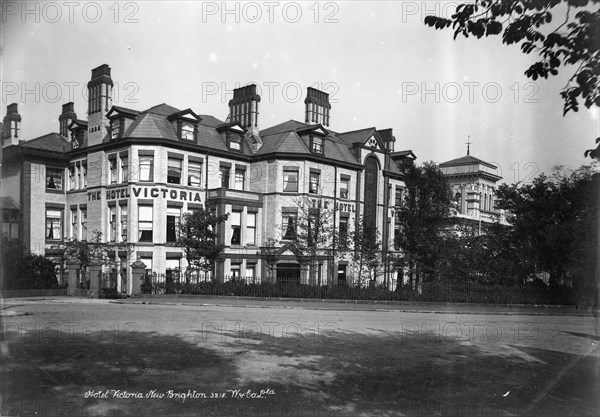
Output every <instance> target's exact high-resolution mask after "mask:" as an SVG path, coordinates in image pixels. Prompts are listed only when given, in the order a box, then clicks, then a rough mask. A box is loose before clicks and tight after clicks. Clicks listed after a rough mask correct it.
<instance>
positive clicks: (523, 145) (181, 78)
mask: <svg viewBox="0 0 600 417" xmlns="http://www.w3.org/2000/svg"><path fill="white" fill-rule="evenodd" d="M457 4H458V3H457V2H453V1H439V2H436V1H381V2H377V1H348V2H338V1H336V2H333V1H330V2H328V1H323V2H315V1H307V2H301V1H298V2H278V1H265V2H262V1H258V2H227V3H224V2H221V1H218V2H200V1H184V2H168V3H167V2H160V1H135V2H133V1H132V2H127V1H124V2H119V3H117V2H112V1H107V2H104V1H96V2H84V1H72V2H69V1H66V2H61V1H58V2H27V3H25V2H21V1H19V2H10V1H3V2H2V16H1V18H2V23H1V29H0V30H1V53H0V59H1V62H0V70H1V78H2V79H1V81H2V109H1V114H2V116H4V115H5V113H6V105H8V104H10V103H13V102H16V103H19V113H20V114H21V116H22V118H23V121H22V124H21V128H22V130H21V138H22V139H26V140H29V139H33V138H36V137H38V136H41V135H44V134H46V133H49V132H56V131H58V116H59V114H60V112H61V106H62V104H64V103H66V102H68V101H74V102H75V111H76V113H77V115H78V117H79V118H85V117H86V116H85V113H86V110H87V104H86V99H85V98H86V96H87V88H86V83H87V82H88V81H89V79H90V76H91V69H92V68H95V67H97V66H99V65H102V64H108V65H109V66H110V67H111V69H112V79H113V81H114V82H115V89H114V91H115V96H114V102H113V104H115V105H120V106H124V107H129V108H133V109H136V110H145V109H147V108H149V107H151V106H154V105H157V104H160V103H168V104H170V105H172V106H174V107H177V108H180V109H186V108H191V109H192V110H193V111H194V112H196V113H197V114H210V115H213V116H215V117H217V118H219V119H221V120H224V119H225V118H226V116H227V113H228V104H227V103H228V101H229V100H230V99H231V98H232V94H233V93H232V90H233V89H234V88H236V87H239V86H243V85H246V84H249V83H255V84H257V86H258V90H259V93H260V95H261V97H262V100H261V103H260V115H259V128H267V127H269V126H272V125H274V124H278V123H281V122H284V121H286V120H290V119H295V120H299V121H304V120H303V119H304V98H305V96H306V87H309V86H310V87H314V88H318V89H321V90H323V91H326V92H328V93H329V94H330V101H331V104H332V109H331V125H330V128H331V129H332V130H334V131H338V132H341V131H351V130H356V129H362V128H367V127H376V128H377V129H386V128H393V132H394V135H395V137H396V143H395V149H396V150H407V149H410V150H412V151H413V152H414V153H415V154H416V155H417V162H424V161H430V160H432V161H435V162H437V163H441V162H444V161H448V160H450V159H454V158H457V157H460V156H464V155H465V154H466V147H467V145H466V142H467V140H469V141H470V142H471V145H470V148H471V155H473V156H476V157H478V158H481V159H483V160H485V161H488V162H491V163H494V164H496V165H497V166H498V171H497V173H498V174H500V175H501V176H502V177H503V178H504V180H503V181H504V182H507V183H514V182H517V181H524V182H528V181H531V180H532V179H533V178H534V177H535V176H537V175H538V174H540V173H542V172H546V173H549V172H550V171H551V169H552V167H553V166H555V165H564V166H566V167H568V168H577V167H579V166H580V165H582V164H589V162H590V160H589V159H586V158H584V156H583V153H584V151H585V150H586V149H589V148H591V147H592V146H593V144H594V140H595V138H596V137H598V136H600V132H599V131H600V118H599V115H598V109H597V108H594V109H592V110H590V109H586V108H585V107H583V105H582V106H581V109H580V111H579V112H578V113H572V112H570V113H568V114H567V115H566V116H565V117H563V115H562V110H563V102H562V99H561V97H560V95H559V92H560V90H561V89H562V88H563V86H564V85H565V84H566V83H567V80H568V79H569V77H570V76H571V75H572V73H573V71H574V68H568V67H567V68H563V69H561V71H560V73H559V75H558V76H556V77H552V78H550V79H548V80H537V81H533V80H531V79H528V78H527V77H526V76H525V75H524V71H525V69H526V68H527V67H528V66H529V65H531V64H532V63H533V62H535V58H536V56H534V55H525V54H523V53H521V51H520V49H519V47H518V46H515V45H512V46H506V45H503V44H502V43H501V39H500V38H499V37H492V38H484V39H479V40H477V39H473V38H469V39H464V38H460V37H459V38H457V40H456V41H454V40H453V33H452V31H451V30H444V31H440V30H434V29H433V28H430V27H427V26H425V25H424V23H423V19H424V18H425V16H427V15H428V14H437V15H441V16H446V17H449V16H450V15H451V14H452V12H453V11H454V9H455V7H456V5H457ZM556 12H557V14H556V15H560V14H561V12H563V11H562V10H560V9H559V10H557V11H556ZM557 21H558V19H557Z"/></svg>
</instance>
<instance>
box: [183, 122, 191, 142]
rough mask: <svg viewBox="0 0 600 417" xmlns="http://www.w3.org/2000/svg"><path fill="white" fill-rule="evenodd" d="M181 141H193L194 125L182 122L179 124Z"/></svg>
mask: <svg viewBox="0 0 600 417" xmlns="http://www.w3.org/2000/svg"><path fill="white" fill-rule="evenodd" d="M181 139H186V140H194V125H193V124H191V123H186V122H183V123H182V124H181Z"/></svg>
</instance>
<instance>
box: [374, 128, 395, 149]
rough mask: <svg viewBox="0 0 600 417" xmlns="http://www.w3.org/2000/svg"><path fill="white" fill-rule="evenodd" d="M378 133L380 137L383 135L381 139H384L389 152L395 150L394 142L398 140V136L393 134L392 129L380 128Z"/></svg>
mask: <svg viewBox="0 0 600 417" xmlns="http://www.w3.org/2000/svg"><path fill="white" fill-rule="evenodd" d="M377 133H378V134H379V137H381V140H383V143H384V144H385V148H386V149H387V150H388V151H389V152H394V142H396V137H395V136H394V135H393V133H392V129H381V130H378V131H377Z"/></svg>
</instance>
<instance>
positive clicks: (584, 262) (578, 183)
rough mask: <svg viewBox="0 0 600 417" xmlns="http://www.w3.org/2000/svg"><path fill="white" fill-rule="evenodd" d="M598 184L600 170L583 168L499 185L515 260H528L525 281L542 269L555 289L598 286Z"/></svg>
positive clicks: (523, 269)
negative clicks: (594, 171)
mask: <svg viewBox="0 0 600 417" xmlns="http://www.w3.org/2000/svg"><path fill="white" fill-rule="evenodd" d="M598 185H599V181H598V174H596V175H595V176H594V175H593V170H592V168H590V167H581V168H579V169H577V170H574V171H570V172H569V171H565V170H563V169H560V168H558V169H555V170H554V172H553V174H552V175H551V176H550V177H546V176H545V175H543V174H542V175H540V176H538V177H537V178H535V179H534V181H533V183H531V184H513V185H506V184H503V185H501V186H500V187H499V188H498V190H497V196H498V198H499V200H498V206H499V207H500V208H503V209H506V210H508V211H509V212H511V213H512V214H513V216H512V217H511V218H510V219H509V222H510V223H511V224H512V229H510V232H509V233H510V240H511V242H512V248H513V250H514V251H515V252H516V253H517V259H520V260H525V262H523V263H522V264H520V265H519V266H520V267H521V268H520V271H519V272H520V273H521V274H522V276H521V278H522V279H523V280H526V279H528V278H531V277H532V276H533V275H534V274H535V273H538V272H542V271H543V272H547V273H549V274H550V279H549V284H550V286H551V287H554V286H557V285H559V284H564V285H568V286H573V287H575V288H584V287H585V288H593V287H594V286H595V285H596V284H595V272H594V271H595V268H596V260H597V257H598V254H597V252H596V250H597V247H598V246H597V245H598V234H597V233H598V229H597V228H598Z"/></svg>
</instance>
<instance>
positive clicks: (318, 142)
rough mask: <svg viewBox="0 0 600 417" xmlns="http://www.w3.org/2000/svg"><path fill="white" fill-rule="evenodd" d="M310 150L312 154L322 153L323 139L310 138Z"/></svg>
mask: <svg viewBox="0 0 600 417" xmlns="http://www.w3.org/2000/svg"><path fill="white" fill-rule="evenodd" d="M310 150H311V151H312V152H313V153H320V154H322V153H323V139H322V138H318V137H312V139H311V146H310Z"/></svg>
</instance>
